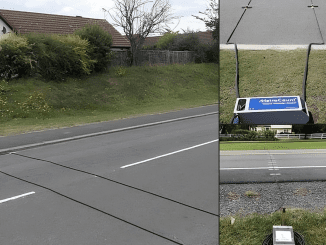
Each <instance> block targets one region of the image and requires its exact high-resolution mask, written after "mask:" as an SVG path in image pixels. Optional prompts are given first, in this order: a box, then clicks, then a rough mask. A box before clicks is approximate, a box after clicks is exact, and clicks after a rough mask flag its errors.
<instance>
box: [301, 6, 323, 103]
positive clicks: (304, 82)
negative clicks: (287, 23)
mask: <svg viewBox="0 0 326 245" xmlns="http://www.w3.org/2000/svg"><path fill="white" fill-rule="evenodd" d="M310 2H311V6H307V7H310V8H312V9H313V11H314V15H315V19H316V22H317V26H318V30H319V34H320V37H321V40H322V42H321V43H310V44H309V45H308V49H307V58H306V66H305V71H304V75H303V83H302V99H303V100H304V101H306V84H307V77H308V61H309V55H310V50H311V45H323V44H325V41H324V38H323V34H322V32H321V29H320V26H319V21H318V18H317V14H316V10H315V7H318V6H315V5H314V4H313V2H312V0H310Z"/></svg>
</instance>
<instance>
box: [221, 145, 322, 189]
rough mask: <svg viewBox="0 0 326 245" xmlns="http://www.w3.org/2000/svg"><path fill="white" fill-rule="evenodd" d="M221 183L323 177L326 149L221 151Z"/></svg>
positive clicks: (315, 178) (287, 180) (318, 179)
mask: <svg viewBox="0 0 326 245" xmlns="http://www.w3.org/2000/svg"><path fill="white" fill-rule="evenodd" d="M220 158H221V178H220V182H221V183H266V182H273V183H274V182H291V181H320V180H326V161H325V159H326V150H325V149H312V150H269V151H259V150H257V151H221V156H220Z"/></svg>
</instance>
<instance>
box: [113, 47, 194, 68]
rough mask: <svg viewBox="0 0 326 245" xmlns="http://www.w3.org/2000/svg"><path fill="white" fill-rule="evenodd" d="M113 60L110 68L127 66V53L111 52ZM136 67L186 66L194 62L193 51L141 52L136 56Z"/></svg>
mask: <svg viewBox="0 0 326 245" xmlns="http://www.w3.org/2000/svg"><path fill="white" fill-rule="evenodd" d="M113 52H114V54H115V58H114V59H113V60H112V62H111V66H120V65H123V66H127V65H129V62H130V61H129V59H128V54H127V51H113ZM136 59H137V64H138V65H149V64H151V65H153V64H165V65H166V64H174V63H179V64H186V63H191V62H194V61H195V56H194V52H193V51H169V50H141V51H140V52H139V54H138V56H137V58H136Z"/></svg>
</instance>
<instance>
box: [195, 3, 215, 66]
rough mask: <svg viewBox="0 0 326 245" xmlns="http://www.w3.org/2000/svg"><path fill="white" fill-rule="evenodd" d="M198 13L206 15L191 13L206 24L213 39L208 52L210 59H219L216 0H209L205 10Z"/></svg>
mask: <svg viewBox="0 0 326 245" xmlns="http://www.w3.org/2000/svg"><path fill="white" fill-rule="evenodd" d="M199 13H200V14H203V15H206V18H202V17H198V16H195V15H192V16H193V17H195V18H196V19H199V20H201V21H203V22H204V23H205V25H206V29H208V30H210V31H212V37H213V39H214V40H215V42H214V44H213V45H212V48H211V52H209V53H210V56H211V57H210V58H209V59H210V60H213V61H214V62H215V63H217V62H218V61H219V55H220V44H219V43H220V42H219V6H218V0H210V3H209V7H208V8H207V9H206V10H205V12H200V11H199Z"/></svg>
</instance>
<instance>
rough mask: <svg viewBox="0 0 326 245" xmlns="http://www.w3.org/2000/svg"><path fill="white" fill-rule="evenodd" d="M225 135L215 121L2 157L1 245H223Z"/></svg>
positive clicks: (196, 120)
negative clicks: (220, 213) (221, 148)
mask: <svg viewBox="0 0 326 245" xmlns="http://www.w3.org/2000/svg"><path fill="white" fill-rule="evenodd" d="M217 133H218V131H217V116H216V115H210V116H205V117H199V118H193V119H189V120H182V121H175V122H170V123H166V124H160V125H156V126H151V127H143V128H138V129H133V130H126V131H120V132H115V133H109V134H103V135H98V136H93V137H87V138H83V139H79V140H69V141H66V142H62V143H57V144H49V145H45V146H39V147H34V148H31V149H26V150H17V151H15V152H12V153H10V154H5V155H1V156H0V175H1V178H0V186H1V187H2V188H1V192H0V202H1V203H0V209H1V211H2V212H0V218H1V223H0V230H1V234H2V236H1V243H2V244H35V245H38V244H114V245H119V244H133V245H134V244H141V245H144V244H196V245H197V244H216V241H217V221H218V219H217V207H218V193H217V183H218V182H217V181H218V178H217V157H218V151H217V147H218V142H217V137H218V134H217ZM167 153H169V154H167ZM130 164H133V165H130ZM24 194H25V195H26V196H23V197H20V198H16V199H14V198H15V197H17V196H20V195H24Z"/></svg>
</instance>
